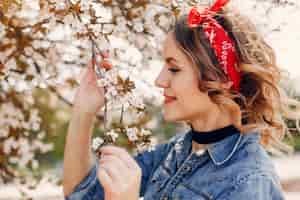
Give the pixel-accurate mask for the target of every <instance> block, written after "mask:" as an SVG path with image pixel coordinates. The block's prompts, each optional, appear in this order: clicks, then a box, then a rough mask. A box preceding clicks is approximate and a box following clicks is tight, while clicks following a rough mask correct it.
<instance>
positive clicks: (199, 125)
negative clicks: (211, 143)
mask: <svg viewBox="0 0 300 200" xmlns="http://www.w3.org/2000/svg"><path fill="white" fill-rule="evenodd" d="M234 123H235V122H234V121H233V120H232V117H231V116H230V112H228V110H225V109H220V108H219V107H218V106H216V105H215V106H213V107H212V109H210V111H209V112H207V113H206V116H203V115H201V116H200V117H197V118H195V119H193V120H191V121H190V125H191V126H192V127H193V129H194V130H196V131H199V132H208V131H213V130H216V129H219V128H223V127H225V126H228V125H230V124H234Z"/></svg>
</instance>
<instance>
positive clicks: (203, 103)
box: [175, 81, 210, 115]
mask: <svg viewBox="0 0 300 200" xmlns="http://www.w3.org/2000/svg"><path fill="white" fill-rule="evenodd" d="M176 88H177V89H176V91H175V94H176V95H177V98H178V102H177V103H178V108H176V109H177V110H181V111H180V112H181V113H182V114H186V115H194V114H197V113H201V112H205V111H206V110H207V109H208V107H209V106H210V103H209V102H210V101H209V98H208V96H207V95H206V94H205V93H203V92H201V91H200V90H199V88H198V83H197V81H186V82H184V81H181V84H177V87H176Z"/></svg>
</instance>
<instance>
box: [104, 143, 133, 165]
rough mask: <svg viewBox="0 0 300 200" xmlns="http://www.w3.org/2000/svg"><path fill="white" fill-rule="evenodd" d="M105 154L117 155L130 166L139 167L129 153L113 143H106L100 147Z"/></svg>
mask: <svg viewBox="0 0 300 200" xmlns="http://www.w3.org/2000/svg"><path fill="white" fill-rule="evenodd" d="M100 151H101V153H103V155H115V156H117V157H119V158H120V159H122V160H123V161H124V162H125V163H126V165H127V166H128V167H129V168H132V167H137V163H136V161H135V160H134V159H133V158H132V157H131V156H130V155H129V153H128V152H127V151H126V150H125V149H122V148H119V147H115V146H112V145H106V146H103V147H101V148H100Z"/></svg>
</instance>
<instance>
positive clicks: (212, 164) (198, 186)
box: [65, 131, 284, 200]
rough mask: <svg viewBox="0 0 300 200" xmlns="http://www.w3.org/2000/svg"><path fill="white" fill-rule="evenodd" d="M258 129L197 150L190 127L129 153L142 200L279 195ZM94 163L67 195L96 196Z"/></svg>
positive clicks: (263, 199)
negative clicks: (149, 147) (136, 166)
mask: <svg viewBox="0 0 300 200" xmlns="http://www.w3.org/2000/svg"><path fill="white" fill-rule="evenodd" d="M259 139H260V134H259V133H257V132H252V133H248V134H240V133H237V134H234V135H232V136H229V137H227V138H225V139H223V140H221V141H218V142H216V143H212V144H209V145H208V147H207V150H206V151H205V152H204V153H202V154H198V153H196V152H192V151H191V149H192V138H191V131H188V132H187V133H186V134H179V135H176V136H174V137H173V138H171V139H170V140H169V142H167V143H164V144H158V145H157V146H156V148H155V150H152V151H144V152H143V153H140V154H138V155H136V156H135V157H134V158H135V160H136V161H137V163H138V164H139V166H140V167H141V169H142V179H141V190H140V196H141V197H144V200H171V199H172V200H206V199H214V200H235V199H236V200H246V199H247V200H282V199H284V197H283V193H282V188H281V186H280V183H279V178H278V176H277V175H276V173H275V170H274V166H273V164H272V162H271V160H270V158H269V156H268V154H267V153H266V151H265V150H264V149H263V147H261V145H260V144H259ZM98 167H99V166H98V164H97V163H96V164H95V165H94V167H93V168H92V169H91V170H90V172H89V173H88V174H87V175H86V177H85V178H84V179H83V180H82V181H81V182H80V183H79V184H78V185H77V186H76V187H75V189H74V191H73V193H71V194H70V195H68V196H67V197H65V199H66V200H79V199H80V200H81V199H83V200H92V199H93V200H96V199H98V200H101V199H104V192H103V188H102V186H101V184H100V182H99V180H98V179H97V175H96V173H97V168H98Z"/></svg>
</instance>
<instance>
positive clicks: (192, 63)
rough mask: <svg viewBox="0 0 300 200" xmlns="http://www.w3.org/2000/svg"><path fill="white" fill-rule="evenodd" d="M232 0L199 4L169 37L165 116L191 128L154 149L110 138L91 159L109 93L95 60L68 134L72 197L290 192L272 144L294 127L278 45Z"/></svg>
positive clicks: (220, 198) (264, 196)
mask: <svg viewBox="0 0 300 200" xmlns="http://www.w3.org/2000/svg"><path fill="white" fill-rule="evenodd" d="M226 3H227V1H226V0H225V1H222V0H221V1H217V2H216V3H215V4H214V5H213V6H212V7H211V8H210V9H208V10H204V11H199V9H198V10H197V9H195V8H193V9H192V10H191V11H190V12H189V15H188V16H182V17H181V18H180V19H179V20H178V21H177V22H176V25H175V27H174V29H173V30H172V31H170V32H169V33H168V35H167V37H166V40H165V43H164V49H163V57H164V59H165V61H166V64H165V65H164V66H163V68H162V70H161V72H160V74H159V76H158V77H157V79H156V81H155V84H156V85H157V86H158V87H160V88H163V89H164V96H165V103H164V113H163V115H164V118H165V120H166V121H169V122H177V121H181V122H185V123H188V124H189V125H190V126H191V129H190V130H189V131H188V132H187V133H186V134H181V135H177V136H174V137H173V138H172V139H171V140H170V141H169V142H167V143H164V144H159V145H158V146H157V147H156V149H155V150H153V151H145V152H144V153H141V154H139V155H137V156H135V157H134V158H132V157H131V156H130V155H129V154H128V152H127V151H126V150H124V149H122V148H119V147H115V146H110V145H109V146H105V147H102V151H101V152H102V157H101V159H100V160H99V162H97V163H96V164H93V163H92V154H91V152H90V149H91V148H90V140H91V134H92V127H93V120H94V118H95V115H96V112H97V111H98V110H99V109H100V108H101V107H102V106H103V102H104V99H103V88H100V89H99V88H97V86H96V78H95V75H94V72H93V69H92V67H91V65H89V66H88V69H87V72H86V73H85V76H84V77H83V79H82V82H81V85H80V88H79V89H78V91H77V95H76V98H75V105H74V110H73V113H74V114H73V116H72V120H71V122H70V125H69V130H68V135H67V140H66V147H65V157H64V179H63V186H64V194H65V198H66V199H70V200H71V199H72V200H73V199H105V200H121V199H126V200H137V199H138V198H139V197H144V199H145V200H154V199H155V200H157V199H162V200H167V199H174V200H175V199H176V200H196V199H197V200H200V199H217V200H226V199H231V200H232V199H255V200H269V199H270V200H271V199H278V200H279V199H284V197H283V194H282V188H281V186H280V183H279V180H278V177H277V175H276V173H275V171H274V167H273V164H272V162H271V160H270V158H269V156H268V154H267V153H266V151H265V149H264V148H263V147H277V146H281V147H282V144H281V142H280V140H279V139H280V138H282V136H283V133H284V128H285V125H284V122H283V120H281V118H280V117H279V116H280V115H279V109H280V108H281V101H280V97H281V96H280V93H279V90H278V85H277V84H278V81H279V79H280V73H279V69H278V67H277V66H276V63H275V57H274V52H273V50H272V48H271V47H269V46H268V45H267V44H266V43H265V41H264V40H263V38H262V37H261V36H260V35H259V34H258V33H257V32H256V30H255V27H254V26H253V25H252V24H251V23H250V22H249V21H248V19H247V18H245V17H243V16H241V15H240V14H239V13H237V12H235V11H234V10H231V9H229V8H226V7H224V5H225V4H226Z"/></svg>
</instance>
